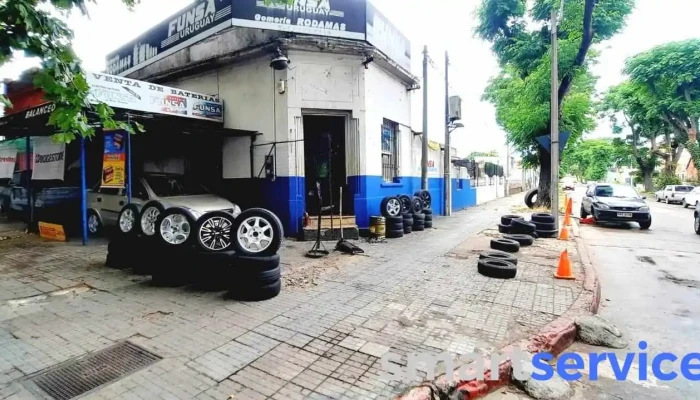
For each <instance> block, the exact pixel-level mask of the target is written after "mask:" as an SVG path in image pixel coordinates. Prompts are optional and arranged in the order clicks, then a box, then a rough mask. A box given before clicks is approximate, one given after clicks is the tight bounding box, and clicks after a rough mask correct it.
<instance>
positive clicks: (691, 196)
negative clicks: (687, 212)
mask: <svg viewBox="0 0 700 400" xmlns="http://www.w3.org/2000/svg"><path fill="white" fill-rule="evenodd" d="M699 204H700V186H696V187H695V189H693V190H692V191H691V192H690V193H688V194H686V195H685V196H683V207H685V208H688V206H693V207H695V208H698V205H699Z"/></svg>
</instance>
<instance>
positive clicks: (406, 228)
mask: <svg viewBox="0 0 700 400" xmlns="http://www.w3.org/2000/svg"><path fill="white" fill-rule="evenodd" d="M411 232H413V225H406V226H404V227H403V234H404V235H408V234H409V233H411Z"/></svg>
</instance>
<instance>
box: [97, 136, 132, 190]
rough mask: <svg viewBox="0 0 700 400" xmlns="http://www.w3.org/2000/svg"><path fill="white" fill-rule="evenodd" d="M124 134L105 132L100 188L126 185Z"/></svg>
mask: <svg viewBox="0 0 700 400" xmlns="http://www.w3.org/2000/svg"><path fill="white" fill-rule="evenodd" d="M125 135H128V133H126V132H122V131H116V132H105V146H104V156H103V158H102V186H103V187H118V188H121V187H124V184H125V183H126V168H125V166H126V157H125V156H126V154H125V152H124V139H125Z"/></svg>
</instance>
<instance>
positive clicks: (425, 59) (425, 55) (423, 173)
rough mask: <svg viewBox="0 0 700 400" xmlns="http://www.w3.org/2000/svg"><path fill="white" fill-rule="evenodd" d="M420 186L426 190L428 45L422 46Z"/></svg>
mask: <svg viewBox="0 0 700 400" xmlns="http://www.w3.org/2000/svg"><path fill="white" fill-rule="evenodd" d="M420 188H421V189H423V190H428V46H424V47H423V147H422V148H421V161H420Z"/></svg>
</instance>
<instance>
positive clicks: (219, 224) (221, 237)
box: [199, 217, 240, 251]
mask: <svg viewBox="0 0 700 400" xmlns="http://www.w3.org/2000/svg"><path fill="white" fill-rule="evenodd" d="M232 226H233V223H232V222H231V220H230V219H228V218H223V217H211V218H209V219H207V220H206V221H204V223H203V224H202V227H201V228H200V229H199V238H200V242H201V244H202V246H204V247H206V248H207V249H209V250H212V251H221V250H224V249H227V248H229V247H231V244H232V243H231V227H232ZM239 231H240V229H239Z"/></svg>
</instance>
